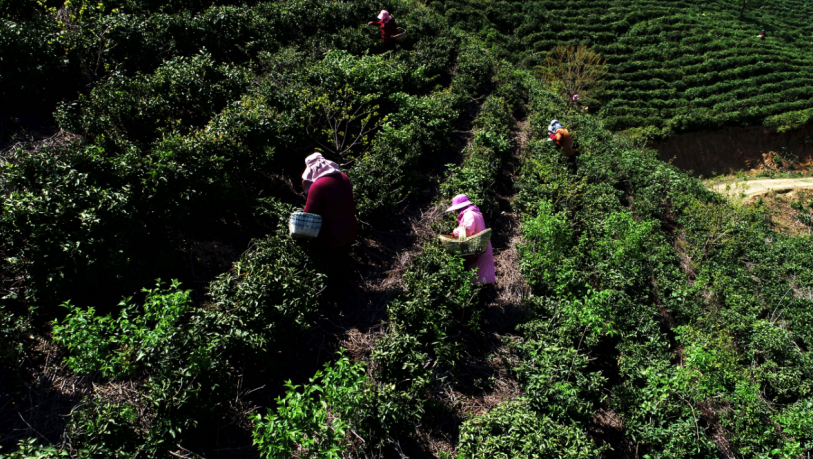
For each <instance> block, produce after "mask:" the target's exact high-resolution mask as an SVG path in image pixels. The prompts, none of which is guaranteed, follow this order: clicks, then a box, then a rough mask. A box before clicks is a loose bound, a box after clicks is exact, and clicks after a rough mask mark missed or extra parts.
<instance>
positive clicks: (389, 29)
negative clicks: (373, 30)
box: [378, 17, 398, 43]
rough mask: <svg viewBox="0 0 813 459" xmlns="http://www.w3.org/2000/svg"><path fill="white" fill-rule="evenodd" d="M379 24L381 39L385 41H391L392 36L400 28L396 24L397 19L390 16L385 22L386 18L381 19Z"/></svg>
mask: <svg viewBox="0 0 813 459" xmlns="http://www.w3.org/2000/svg"><path fill="white" fill-rule="evenodd" d="M378 25H379V26H381V41H383V42H384V43H389V42H391V41H392V36H393V35H395V33H396V32H397V29H398V26H397V25H395V19H393V18H392V17H390V21H389V22H384V20H383V19H381V20H379V21H378Z"/></svg>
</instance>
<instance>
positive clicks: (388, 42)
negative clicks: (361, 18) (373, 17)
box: [367, 10, 398, 51]
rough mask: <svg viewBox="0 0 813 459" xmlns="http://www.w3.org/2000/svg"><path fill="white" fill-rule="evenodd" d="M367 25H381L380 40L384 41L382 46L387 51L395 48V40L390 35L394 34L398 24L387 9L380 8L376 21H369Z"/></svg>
mask: <svg viewBox="0 0 813 459" xmlns="http://www.w3.org/2000/svg"><path fill="white" fill-rule="evenodd" d="M367 24H369V25H378V26H380V27H381V41H383V42H384V47H385V48H386V49H387V51H392V50H394V49H395V41H394V40H393V39H392V36H393V35H395V34H396V30H397V29H398V26H397V25H396V24H395V18H394V17H392V16H390V13H389V12H388V11H387V10H381V12H380V13H378V21H370V22H368V23H367Z"/></svg>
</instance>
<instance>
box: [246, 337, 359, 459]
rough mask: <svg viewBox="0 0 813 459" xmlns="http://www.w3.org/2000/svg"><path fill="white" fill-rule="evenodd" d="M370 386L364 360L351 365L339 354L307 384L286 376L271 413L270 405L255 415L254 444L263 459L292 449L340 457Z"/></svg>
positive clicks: (290, 452) (312, 454)
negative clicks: (285, 381) (288, 379)
mask: <svg viewBox="0 0 813 459" xmlns="http://www.w3.org/2000/svg"><path fill="white" fill-rule="evenodd" d="M369 385H370V380H369V379H368V378H367V377H366V374H365V373H364V365H362V364H359V363H356V364H351V363H350V361H349V359H348V358H347V357H345V356H344V355H342V354H341V353H339V359H338V360H337V361H336V362H334V363H332V364H331V363H328V364H326V365H325V367H324V370H320V371H318V372H316V374H315V375H314V376H313V377H312V378H311V379H310V384H306V385H304V386H301V387H300V386H295V385H293V384H291V382H290V381H288V382H287V383H286V387H287V388H288V390H287V391H286V393H285V396H284V397H280V398H279V399H278V400H277V405H278V407H277V410H276V413H274V411H273V410H271V409H269V410H268V414H267V415H266V416H265V417H263V416H261V415H259V414H258V415H256V417H255V418H254V422H255V426H254V444H255V445H256V446H257V447H258V448H259V450H260V454H261V455H262V456H263V457H266V458H284V457H290V456H291V455H292V454H294V453H298V454H303V455H305V456H311V457H324V458H335V459H339V458H342V457H343V454H342V452H343V451H344V450H345V449H346V448H347V444H348V441H347V436H349V434H350V430H351V429H354V428H358V426H357V425H356V424H357V422H358V421H357V419H359V418H360V417H361V416H363V414H362V412H363V407H364V397H365V395H366V394H365V392H368V390H365V387H367V386H369ZM300 389H301V390H300ZM356 435H358V434H356Z"/></svg>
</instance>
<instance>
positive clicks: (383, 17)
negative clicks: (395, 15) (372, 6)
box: [378, 10, 390, 22]
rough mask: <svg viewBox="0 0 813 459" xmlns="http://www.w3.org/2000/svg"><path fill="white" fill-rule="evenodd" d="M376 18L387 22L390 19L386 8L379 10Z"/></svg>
mask: <svg viewBox="0 0 813 459" xmlns="http://www.w3.org/2000/svg"><path fill="white" fill-rule="evenodd" d="M378 19H381V20H383V21H384V22H389V20H390V13H389V11H387V10H381V12H380V13H378Z"/></svg>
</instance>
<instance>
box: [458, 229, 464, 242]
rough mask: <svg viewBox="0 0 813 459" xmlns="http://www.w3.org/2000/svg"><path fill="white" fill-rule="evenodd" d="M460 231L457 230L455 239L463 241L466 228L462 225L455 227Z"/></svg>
mask: <svg viewBox="0 0 813 459" xmlns="http://www.w3.org/2000/svg"><path fill="white" fill-rule="evenodd" d="M457 229H459V230H460V231H458V232H457V240H458V241H460V242H463V241H465V240H466V228H465V227H464V226H463V225H460V226H458V227H457Z"/></svg>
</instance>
